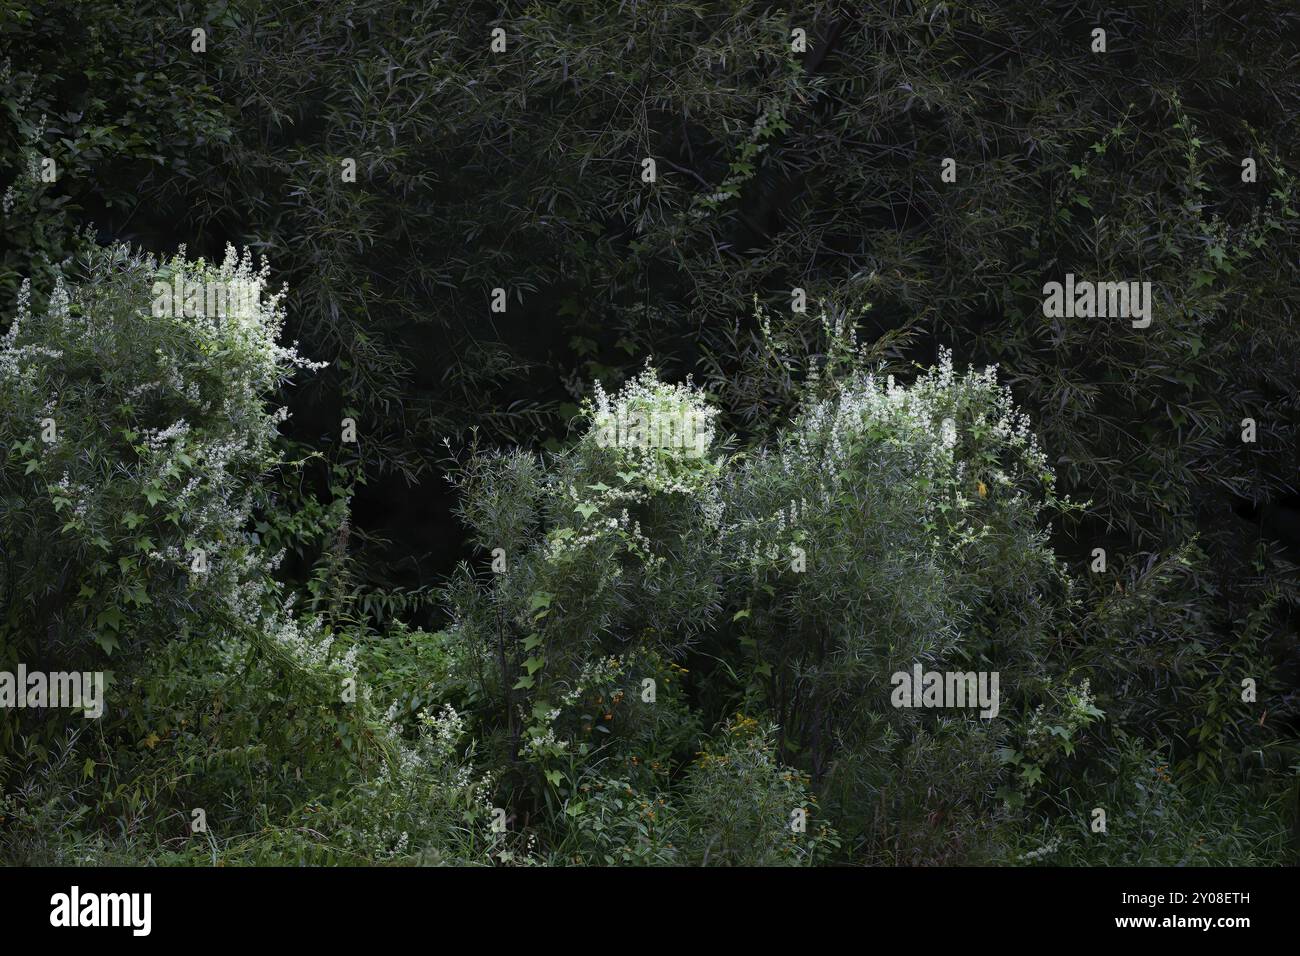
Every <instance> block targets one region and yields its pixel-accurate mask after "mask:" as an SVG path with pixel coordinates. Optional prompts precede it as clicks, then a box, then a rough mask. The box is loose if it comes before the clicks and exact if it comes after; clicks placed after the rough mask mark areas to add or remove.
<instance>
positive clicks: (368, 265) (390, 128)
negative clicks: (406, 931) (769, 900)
mask: <svg viewBox="0 0 1300 956" xmlns="http://www.w3.org/2000/svg"><path fill="white" fill-rule="evenodd" d="M1098 26H1100V27H1104V28H1105V30H1106V31H1107V50H1106V52H1104V53H1099V52H1095V51H1094V50H1093V49H1092V47H1091V44H1092V36H1091V34H1092V31H1093V29H1094V28H1095V27H1098ZM498 27H499V28H501V29H502V30H503V31H504V34H503V35H504V42H505V46H504V49H503V50H502V49H494V47H493V41H492V31H493V30H494V29H495V28H498ZM196 28H203V30H204V31H205V33H204V40H203V43H202V44H200V45H201V47H202V48H201V49H196V41H195V39H194V36H193V33H192V31H193V30H194V29H196ZM796 28H798V29H801V30H803V31H806V40H807V43H806V48H799V47H798V46H797V44H796V43H795V42H793V38H792V31H793V30H795V29H796ZM1296 35H1300V11H1298V10H1297V9H1296V8H1295V7H1294V5H1293V4H1291V3H1288V2H1286V0H1262V2H1255V3H1246V2H1240V3H1237V2H1230V3H1225V4H1216V5H1208V6H1207V5H1205V4H1202V3H1199V2H1195V0H1174V2H1170V3H1134V4H1129V5H1125V6H1123V8H1121V9H1112V8H1102V7H1095V8H1093V7H1089V6H1087V5H1085V6H1080V5H1078V4H1074V3H1064V2H1055V0H1052V2H1046V3H1028V2H1023V0H1013V2H993V0H973V2H964V3H944V4H939V3H925V2H915V3H911V2H900V3H892V4H846V3H842V2H818V3H813V4H811V5H803V6H798V7H788V8H785V7H779V6H765V5H762V4H755V3H751V2H743V0H735V2H728V3H719V4H697V3H690V2H676V0H664V2H656V3H641V4H636V5H624V4H587V3H578V2H569V0H564V2H558V3H550V4H489V3H481V2H470V3H463V4H443V3H393V2H387V0H351V2H346V3H329V4H311V5H302V6H299V7H291V8H284V6H283V5H280V4H270V3H265V2H260V0H228V2H227V0H220V2H210V3H192V2H183V3H180V4H164V3H161V2H145V3H137V4H130V5H125V6H124V5H120V4H115V3H109V2H101V0H86V2H74V0H44V2H40V0H0V100H3V106H4V120H3V122H2V123H0V190H4V193H3V195H4V202H3V206H4V209H3V212H4V215H3V219H2V220H0V229H2V230H3V232H2V236H0V307H2V308H0V315H2V316H3V318H0V333H3V335H4V338H3V342H2V343H0V601H2V602H3V604H2V605H0V671H3V670H10V671H12V670H13V669H14V668H15V667H16V666H17V665H18V664H19V663H25V664H26V666H27V667H29V668H31V669H37V668H40V669H44V670H57V669H74V668H75V669H78V670H104V671H106V672H108V676H109V684H108V692H107V694H106V698H107V701H108V711H107V713H106V715H105V716H104V717H103V718H102V719H101V720H99V721H85V720H83V718H82V717H81V716H80V715H77V714H75V713H74V714H71V715H69V714H68V713H67V712H59V711H45V712H41V711H33V710H27V711H3V712H0V801H3V802H2V803H0V860H3V861H5V862H51V861H85V860H95V861H114V862H139V861H143V860H151V861H158V862H193V863H204V862H214V861H215V862H298V861H305V862H313V863H330V862H348V863H351V862H385V861H397V862H425V863H437V862H455V863H489V862H503V863H569V862H590V863H612V864H621V863H640V864H702V863H708V864H714V863H725V864H745V863H751V864H776V863H792V864H801V865H807V864H816V863H819V862H853V863H901V864H915V863H970V862H1003V863H1029V862H1034V861H1036V860H1046V861H1049V862H1050V861H1056V862H1063V863H1081V864H1106V865H1124V864H1135V863H1162V864H1177V863H1219V864H1259V863H1279V862H1294V861H1295V859H1296V853H1297V852H1298V851H1300V845H1298V844H1297V837H1296V836H1295V835H1294V834H1296V833H1300V818H1298V817H1297V809H1298V807H1300V784H1298V782H1297V767H1300V745H1298V741H1297V734H1296V729H1297V726H1298V722H1300V714H1298V713H1297V704H1298V703H1300V693H1298V692H1297V687H1300V664H1298V663H1297V662H1300V640H1298V639H1297V624H1298V622H1300V614H1298V611H1300V590H1298V584H1300V582H1298V580H1297V568H1296V563H1297V559H1298V558H1300V497H1297V489H1296V475H1297V472H1298V469H1300V454H1298V450H1300V440H1298V439H1300V408H1298V402H1300V387H1298V383H1300V360H1298V359H1297V353H1296V350H1295V348H1294V347H1293V342H1294V340H1295V337H1296V335H1297V333H1298V332H1300V321H1298V310H1300V297H1298V296H1297V294H1296V291H1295V290H1296V289H1297V288H1300V166H1297V162H1296V157H1295V152H1296V147H1297V127H1296V125H1295V123H1294V117H1295V115H1296V114H1297V112H1300V73H1297V70H1296V65H1297V57H1298V56H1300V54H1297V49H1296V45H1295V41H1294V37H1295V36H1296ZM647 158H650V159H653V160H654V161H655V168H656V173H655V178H654V181H653V182H646V181H645V180H644V179H643V173H644V170H645V167H644V165H643V161H644V160H645V159H647ZM946 158H952V159H955V161H956V166H955V170H956V175H955V181H951V182H949V181H945V180H944V178H942V177H941V168H942V164H943V161H944V160H945V159H946ZM1246 159H1251V160H1253V161H1254V164H1255V168H1256V172H1257V175H1256V177H1255V178H1249V177H1246V176H1243V160H1246ZM46 160H53V164H54V165H53V168H54V169H55V170H57V174H56V175H55V176H53V178H52V180H51V181H46V180H44V179H43V178H42V162H43V161H46ZM347 160H353V161H355V167H356V177H355V181H351V180H350V179H349V178H348V177H346V176H344V175H343V174H342V172H341V171H342V170H343V169H345V168H346V165H347V164H346V162H345V161H347ZM231 244H233V245H234V246H235V247H238V248H247V249H250V250H252V252H251V253H248V254H242V257H241V254H239V253H234V252H232V253H230V256H229V257H227V253H226V250H227V248H228V245H231ZM178 250H179V251H178ZM260 254H265V255H266V256H267V258H268V259H269V262H270V264H271V267H270V271H268V267H266V266H261V267H258V266H256V265H255V264H254V263H253V261H252V258H251V256H252V255H260ZM158 256H169V257H170V258H166V259H158V258H155V257H158ZM223 257H225V258H223ZM1066 273H1074V274H1076V275H1079V276H1081V277H1082V276H1085V275H1086V276H1088V277H1091V278H1093V279H1096V280H1100V281H1107V280H1115V281H1119V280H1129V279H1133V280H1137V279H1141V280H1148V281H1150V282H1151V283H1152V286H1153V290H1154V295H1153V303H1154V305H1153V314H1152V321H1151V324H1150V325H1149V326H1148V327H1145V328H1139V327H1132V326H1130V323H1129V322H1128V321H1126V320H1123V319H1116V318H1100V319H1087V318H1059V319H1058V318H1049V317H1046V316H1045V315H1044V310H1043V308H1042V302H1043V298H1042V290H1043V285H1044V283H1045V282H1048V281H1053V280H1056V281H1060V280H1062V279H1063V278H1064V276H1065V274H1066ZM178 281H179V282H180V283H182V284H183V283H184V282H186V281H193V282H198V283H206V284H217V285H223V286H225V287H232V283H233V284H234V285H235V286H241V287H243V286H249V285H251V286H254V287H256V290H257V292H256V307H255V308H253V309H251V310H248V311H244V312H238V314H221V315H217V314H214V313H213V311H212V310H211V309H209V308H206V307H199V308H196V309H193V310H189V309H179V310H178V312H177V314H166V315H160V314H159V310H158V308H157V306H156V299H157V293H156V289H155V283H158V282H162V283H176V282H178ZM282 282H283V283H285V284H286V288H285V290H284V291H283V293H278V292H273V287H279V286H280V284H281V283H282ZM495 289H503V290H504V292H505V310H504V311H494V310H493V309H492V307H491V306H492V301H493V297H494V296H493V290H495ZM796 289H797V290H802V294H803V295H804V296H805V297H806V300H807V303H808V307H807V310H806V311H801V310H798V309H796V308H795V307H794V305H793V303H795V301H796V299H797V296H796V293H795V290H796ZM289 343H297V344H296V345H294V346H293V347H290V346H289ZM299 351H300V352H301V353H302V355H304V356H307V357H309V359H310V360H311V361H307V360H306V359H302V358H299V355H298V353H299ZM968 369H970V370H968ZM602 382H603V383H604V386H605V388H608V390H609V391H608V392H607V391H606V390H605V388H602V386H601V383H602ZM670 383H678V384H670ZM629 416H630V417H631V419H633V420H634V421H635V422H638V423H640V424H641V425H645V426H653V427H650V428H649V431H650V432H651V433H652V434H651V435H650V436H646V435H637V436H635V437H633V438H632V439H630V440H629V438H628V434H627V425H628V421H629ZM345 419H347V420H349V421H351V422H352V423H353V424H354V425H355V428H356V433H357V441H356V442H350V441H348V440H346V438H345V437H343V436H345V435H346V433H347V428H346V426H345V425H342V424H341V423H342V422H343V421H344V420H345ZM1247 419H1249V420H1251V421H1252V422H1253V423H1254V426H1255V428H1256V435H1255V440H1254V441H1250V442H1248V441H1243V440H1242V431H1243V428H1244V427H1245V426H1244V424H1243V423H1244V421H1245V420H1247ZM656 423H657V424H656ZM697 426H698V430H697V431H693V430H692V429H695V428H696V427H697ZM683 428H684V429H686V431H685V432H683V431H681V429H683ZM673 429H676V430H673ZM664 434H671V435H672V436H675V437H674V439H673V440H672V441H668V442H666V443H663V442H658V441H657V439H656V438H655V436H656V435H657V436H659V437H662V436H663V435H664ZM683 434H685V435H686V437H687V439H688V440H687V441H685V442H684V443H681V442H678V441H677V440H676V439H677V438H680V437H682V435H683ZM647 437H649V441H648V442H647V440H646V439H647ZM697 442H698V443H697ZM1096 549H1103V550H1104V553H1105V561H1104V563H1103V564H1100V565H1099V564H1098V562H1097V558H1096V554H1097V551H1096ZM196 560H197V564H196ZM914 663H919V664H922V665H923V666H924V667H925V669H927V670H930V669H935V670H960V671H979V672H987V671H995V672H997V673H999V674H1000V677H1001V685H1000V686H1001V710H1000V713H999V714H998V715H997V716H995V717H992V718H991V719H982V718H980V717H979V716H978V715H977V714H976V713H974V712H973V711H960V710H959V711H950V710H940V711H934V710H927V709H910V708H906V707H904V708H897V707H893V706H891V705H890V695H891V687H890V680H891V675H892V674H894V673H895V672H898V671H909V670H910V668H911V667H912V665H913V664H914ZM1245 679H1250V680H1252V681H1254V682H1255V685H1256V690H1257V699H1255V700H1250V701H1247V700H1244V699H1243V693H1242V691H1243V686H1242V682H1243V680H1245ZM647 681H649V682H650V684H649V685H647V684H646V682H647ZM647 687H649V688H652V690H650V691H647ZM647 693H649V695H650V696H649V697H647V696H646V695H647ZM1095 807H1104V808H1106V809H1107V815H1108V820H1109V827H1108V830H1107V832H1106V833H1104V834H1100V833H1096V832H1093V831H1092V830H1091V829H1090V823H1091V822H1092V818H1091V816H1090V814H1091V813H1092V811H1093V809H1094V808H1095ZM197 808H202V809H203V810H204V816H205V818H206V821H207V826H206V829H200V830H197V831H196V830H195V829H194V827H193V826H192V822H193V821H192V815H193V811H194V810H195V809H197ZM498 809H500V810H501V811H504V813H503V814H501V815H498V814H496V812H495V811H497V810H498ZM796 810H798V811H800V812H801V813H802V814H804V815H805V816H806V820H807V827H806V830H793V829H792V828H791V814H792V813H793V812H794V811H796ZM499 816H504V818H505V826H504V829H503V828H502V827H501V826H500V824H499V819H498V817H499ZM1044 848H1046V849H1044Z"/></svg>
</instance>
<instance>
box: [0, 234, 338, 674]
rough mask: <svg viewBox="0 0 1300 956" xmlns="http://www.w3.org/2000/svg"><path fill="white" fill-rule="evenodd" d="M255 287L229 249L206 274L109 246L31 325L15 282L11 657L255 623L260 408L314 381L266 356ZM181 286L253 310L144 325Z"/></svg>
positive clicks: (3, 415)
mask: <svg viewBox="0 0 1300 956" xmlns="http://www.w3.org/2000/svg"><path fill="white" fill-rule="evenodd" d="M266 278H267V266H266V265H265V264H263V266H262V268H261V270H260V271H259V270H255V269H254V268H253V265H252V262H251V259H250V258H249V256H248V255H247V254H245V255H244V256H243V257H242V258H241V257H238V256H237V255H236V253H235V252H234V250H233V249H232V250H230V251H229V252H228V254H227V258H226V260H225V262H223V263H222V264H221V265H219V266H214V265H211V264H208V263H205V262H203V261H201V260H200V261H198V262H189V261H187V260H186V259H184V257H183V255H181V256H178V257H176V258H173V259H172V260H170V261H168V262H164V263H158V262H156V261H155V260H153V259H151V258H149V257H146V256H143V255H140V254H136V253H132V252H131V251H130V250H129V249H127V248H126V247H124V246H118V247H113V248H110V249H105V250H102V251H98V252H96V253H94V254H93V255H92V256H91V258H90V259H89V261H87V262H86V263H85V275H84V280H83V281H81V282H78V283H77V284H75V285H71V286H70V285H68V284H67V283H66V282H64V281H63V280H62V279H60V280H59V281H58V282H57V283H56V285H55V287H54V289H53V292H52V294H51V295H50V298H49V304H48V306H47V307H46V308H45V309H43V310H41V311H39V312H36V313H33V311H32V310H31V307H30V292H29V287H28V286H24V288H23V291H22V293H21V294H20V297H19V305H18V312H17V315H16V316H15V317H14V320H13V322H12V323H11V324H10V326H9V329H8V331H7V332H6V334H5V335H4V338H3V340H2V341H0V435H2V436H3V452H2V453H0V454H2V455H3V457H2V458H0V480H2V481H3V492H4V501H5V508H4V511H3V513H0V540H3V542H4V549H5V554H6V557H7V561H6V562H5V566H4V569H3V572H0V573H2V574H3V577H2V578H0V587H2V588H3V589H5V590H6V592H7V593H11V594H12V593H19V594H30V595H39V596H40V597H39V600H38V601H36V602H34V603H29V602H22V601H8V600H7V601H6V602H5V605H6V609H7V618H6V620H5V621H4V628H5V634H6V635H7V636H8V638H7V642H6V643H7V645H8V646H9V648H10V649H11V653H12V652H13V651H15V650H17V649H18V644H17V643H15V642H21V641H23V640H24V638H23V635H44V637H43V640H44V641H46V642H47V643H46V647H47V649H48V648H50V647H52V646H59V647H62V648H65V649H66V651H65V653H66V652H71V653H73V654H77V653H79V652H83V651H85V649H86V648H87V647H89V646H90V645H91V644H92V643H93V644H97V645H98V646H99V648H100V649H101V650H102V652H103V653H104V654H105V655H113V654H114V653H115V652H119V651H124V652H126V653H128V654H138V653H139V652H141V651H143V650H144V648H145V646H146V645H147V644H148V643H149V642H150V641H154V640H158V639H160V638H165V637H171V636H174V635H175V632H176V629H177V627H178V626H179V627H181V628H182V629H184V628H185V627H186V626H188V622H195V621H201V620H206V619H212V618H215V619H218V620H221V621H225V622H233V623H235V624H242V625H247V626H252V625H253V624H254V622H256V621H258V620H259V618H260V616H261V614H262V613H263V612H264V610H265V601H264V599H265V598H266V596H267V593H266V592H267V587H268V585H267V584H266V582H265V580H264V571H263V562H264V558H263V557H262V555H261V553H260V550H259V549H258V548H257V546H256V544H255V542H254V541H253V539H252V538H251V537H250V534H249V531H250V520H251V518H252V516H253V513H254V509H255V507H256V506H257V505H258V503H259V489H258V486H257V478H258V476H259V475H261V474H262V473H263V472H265V471H266V470H267V469H269V468H270V467H272V466H273V465H274V464H275V455H274V452H273V449H272V442H273V439H274V438H275V435H276V433H277V427H278V424H279V423H280V422H281V421H282V420H283V417H284V412H283V410H278V411H276V410H268V409H267V408H266V407H265V404H264V403H265V399H266V397H267V396H268V395H269V394H271V393H272V392H273V391H274V390H275V389H276V388H278V387H279V386H281V385H282V384H283V383H284V382H285V381H286V380H287V378H288V376H289V374H290V373H291V372H292V371H293V370H294V369H295V368H299V367H319V366H313V365H312V363H309V362H307V361H305V360H303V359H301V358H299V357H298V355H297V354H296V353H295V352H294V350H293V349H291V348H282V347H281V346H280V345H279V344H278V342H277V338H278V335H279V331H280V326H281V323H282V321H283V312H282V310H281V309H280V307H279V297H278V296H275V295H269V296H265V297H264V296H263V295H262V289H263V286H264V285H265V282H266ZM180 279H184V280H187V281H201V282H204V283H217V284H222V285H225V286H243V287H246V288H252V289H253V290H254V293H255V294H254V297H253V301H254V303H255V307H254V308H253V309H251V310H248V309H245V310H244V311H232V312H231V313H230V314H229V315H225V316H210V315H207V314H204V313H203V312H202V311H199V312H197V313H195V314H185V313H184V312H182V314H179V315H170V316H166V317H161V318H159V317H155V316H154V315H153V311H152V307H153V305H154V295H153V288H154V284H155V283H163V284H165V285H167V286H171V284H172V282H173V280H180ZM273 564H274V562H272V565H271V566H273ZM274 633H275V635H276V636H277V638H278V639H279V640H280V641H281V642H282V644H283V645H284V646H285V647H286V649H288V650H290V651H296V652H300V653H305V649H306V647H307V646H308V645H309V644H311V643H312V642H311V640H310V638H309V637H306V636H304V635H303V634H301V633H299V632H298V631H297V630H296V629H295V627H294V625H292V624H290V623H288V621H287V619H285V620H284V621H282V622H281V624H280V625H279V626H277V627H276V628H275V629H274ZM124 645H127V646H124ZM27 650H28V651H32V650H34V648H27ZM47 653H48V650H47Z"/></svg>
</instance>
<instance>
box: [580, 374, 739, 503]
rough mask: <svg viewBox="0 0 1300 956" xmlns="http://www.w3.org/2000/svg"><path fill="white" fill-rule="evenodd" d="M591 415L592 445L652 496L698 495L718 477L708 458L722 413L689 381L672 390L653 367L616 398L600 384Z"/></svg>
mask: <svg viewBox="0 0 1300 956" xmlns="http://www.w3.org/2000/svg"><path fill="white" fill-rule="evenodd" d="M587 411H588V414H589V415H590V417H591V422H592V428H591V431H590V432H589V433H588V435H587V440H588V441H590V442H593V443H595V444H596V445H598V446H600V447H602V448H608V449H611V450H612V451H613V452H614V454H615V455H616V456H617V460H618V463H619V467H620V469H621V470H625V471H629V472H631V473H632V474H633V475H634V480H635V483H636V484H637V485H639V486H640V487H642V488H644V489H645V490H646V491H648V492H650V493H651V494H674V493H678V494H688V495H697V494H699V493H700V492H701V491H702V490H704V489H705V488H706V487H707V486H708V485H709V484H710V483H711V481H712V478H713V477H714V475H715V474H716V464H715V463H714V462H713V461H711V460H710V459H709V457H708V452H709V449H710V448H711V447H712V446H713V442H714V438H715V423H716V419H717V416H718V410H717V409H716V408H713V407H712V406H710V405H709V403H708V401H707V400H706V399H705V397H704V394H703V392H701V391H700V390H699V389H697V388H695V387H694V386H693V385H692V384H691V382H690V380H689V379H688V380H687V382H686V383H685V384H683V385H670V384H668V383H666V382H661V381H659V376H658V374H657V373H656V372H655V370H654V369H653V368H651V367H649V366H647V367H646V368H645V370H644V371H642V372H641V374H640V375H638V376H637V377H636V378H633V379H631V380H629V381H628V382H627V383H626V384H625V385H624V386H623V388H622V389H620V390H619V392H618V393H617V394H616V395H615V396H614V397H613V398H610V396H609V395H607V394H606V393H605V390H604V389H603V388H602V387H601V384H600V382H597V383H596V385H595V401H594V404H590V403H589V404H588V407H587Z"/></svg>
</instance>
